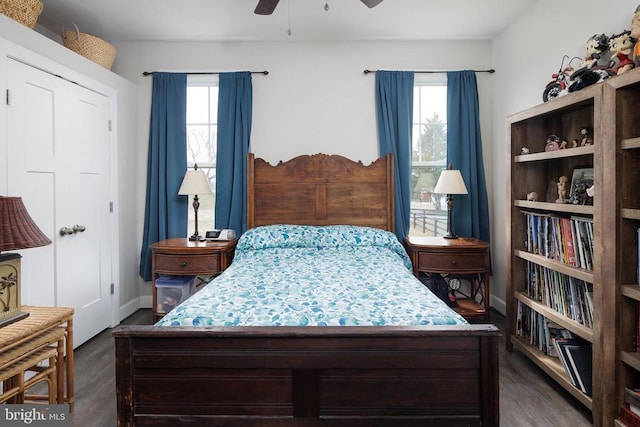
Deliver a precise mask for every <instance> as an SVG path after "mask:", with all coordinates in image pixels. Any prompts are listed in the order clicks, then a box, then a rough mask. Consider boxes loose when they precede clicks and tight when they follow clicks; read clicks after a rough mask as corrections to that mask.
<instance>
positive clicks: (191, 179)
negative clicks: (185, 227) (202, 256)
mask: <svg viewBox="0 0 640 427" xmlns="http://www.w3.org/2000/svg"><path fill="white" fill-rule="evenodd" d="M212 193H213V191H212V190H211V184H210V183H209V178H207V175H205V173H204V171H203V170H202V169H198V164H197V163H196V164H195V165H194V167H193V170H188V171H187V173H186V174H185V175H184V179H183V180H182V185H181V186H180V189H179V190H178V194H179V195H181V196H188V195H192V196H193V212H194V213H195V219H196V230H195V231H194V233H193V235H191V236H190V237H189V240H191V241H198V240H202V236H201V235H200V233H199V232H198V208H199V207H200V201H199V200H198V194H201V195H202V194H212Z"/></svg>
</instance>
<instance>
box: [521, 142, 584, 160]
mask: <svg viewBox="0 0 640 427" xmlns="http://www.w3.org/2000/svg"><path fill="white" fill-rule="evenodd" d="M594 152H595V148H594V146H593V145H588V146H586V147H576V148H566V149H564V150H555V151H542V152H539V153H530V154H521V155H519V156H515V157H514V158H513V161H514V163H525V162H537V161H540V160H550V159H562V158H565V157H576V156H588V155H593V153H594Z"/></svg>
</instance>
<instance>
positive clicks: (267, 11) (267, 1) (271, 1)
mask: <svg viewBox="0 0 640 427" xmlns="http://www.w3.org/2000/svg"><path fill="white" fill-rule="evenodd" d="M279 1H280V0H260V1H258V5H257V6H256V10H254V11H253V13H255V14H256V15H271V14H272V13H273V11H274V10H275V9H276V6H277V5H278V2H279Z"/></svg>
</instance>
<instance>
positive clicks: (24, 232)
mask: <svg viewBox="0 0 640 427" xmlns="http://www.w3.org/2000/svg"><path fill="white" fill-rule="evenodd" d="M50 243H51V240H49V238H48V237H47V236H45V234H44V233H43V232H42V230H40V229H39V228H38V226H37V225H36V223H35V222H33V219H31V216H30V215H29V212H27V209H26V208H25V207H24V203H22V198H21V197H3V196H0V252H2V251H12V250H17V249H26V248H35V247H38V246H46V245H48V244H50Z"/></svg>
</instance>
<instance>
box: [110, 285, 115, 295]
mask: <svg viewBox="0 0 640 427" xmlns="http://www.w3.org/2000/svg"><path fill="white" fill-rule="evenodd" d="M115 293H116V285H115V283H112V284H111V295H113V294H115Z"/></svg>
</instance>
